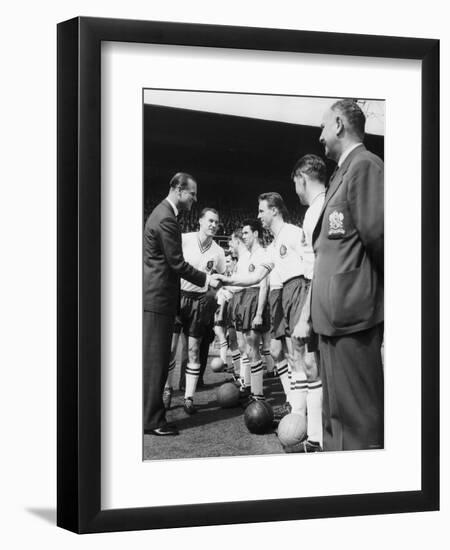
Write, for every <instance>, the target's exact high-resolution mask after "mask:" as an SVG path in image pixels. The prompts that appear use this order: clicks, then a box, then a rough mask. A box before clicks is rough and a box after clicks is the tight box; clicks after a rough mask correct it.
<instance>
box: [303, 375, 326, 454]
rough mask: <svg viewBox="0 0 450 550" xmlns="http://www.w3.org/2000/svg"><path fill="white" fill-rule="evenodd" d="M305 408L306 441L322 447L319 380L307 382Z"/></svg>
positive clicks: (320, 383) (320, 386)
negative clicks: (306, 416)
mask: <svg viewBox="0 0 450 550" xmlns="http://www.w3.org/2000/svg"><path fill="white" fill-rule="evenodd" d="M306 407H307V411H308V413H307V414H308V439H309V440H310V441H316V442H317V443H320V446H322V382H321V380H320V379H318V380H316V381H315V382H308V393H307V396H306Z"/></svg>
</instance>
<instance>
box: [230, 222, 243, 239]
mask: <svg viewBox="0 0 450 550" xmlns="http://www.w3.org/2000/svg"><path fill="white" fill-rule="evenodd" d="M231 237H234V238H235V239H239V240H240V241H242V227H241V226H240V227H236V229H235V230H234V231H233V233H231Z"/></svg>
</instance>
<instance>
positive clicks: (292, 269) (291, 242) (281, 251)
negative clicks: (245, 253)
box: [267, 223, 304, 284]
mask: <svg viewBox="0 0 450 550" xmlns="http://www.w3.org/2000/svg"><path fill="white" fill-rule="evenodd" d="M303 239H304V237H303V230H302V229H301V228H300V227H297V226H296V225H292V224H291V223H284V224H283V225H282V226H281V229H280V230H279V232H278V234H277V235H275V238H274V240H273V241H272V242H271V243H270V245H269V246H268V247H267V251H268V254H269V258H270V262H272V265H273V266H274V267H275V269H276V270H277V272H278V275H279V277H280V279H281V282H282V283H283V284H284V283H285V282H286V281H288V280H289V279H292V278H293V277H298V276H299V275H303V274H304V265H303Z"/></svg>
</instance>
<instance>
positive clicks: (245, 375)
mask: <svg viewBox="0 0 450 550" xmlns="http://www.w3.org/2000/svg"><path fill="white" fill-rule="evenodd" d="M240 378H241V380H242V382H243V384H244V386H250V382H251V377H250V361H249V359H248V357H247V355H246V354H245V353H244V354H242V356H241V372H240Z"/></svg>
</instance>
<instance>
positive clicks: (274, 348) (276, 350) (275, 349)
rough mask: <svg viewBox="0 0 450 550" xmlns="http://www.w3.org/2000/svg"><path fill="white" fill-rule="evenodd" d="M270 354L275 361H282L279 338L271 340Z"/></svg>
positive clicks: (281, 347) (281, 348) (282, 354)
mask: <svg viewBox="0 0 450 550" xmlns="http://www.w3.org/2000/svg"><path fill="white" fill-rule="evenodd" d="M270 355H271V356H272V359H273V360H274V361H275V362H278V361H282V360H283V357H284V353H283V346H282V345H281V342H280V341H279V340H271V342H270Z"/></svg>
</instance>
